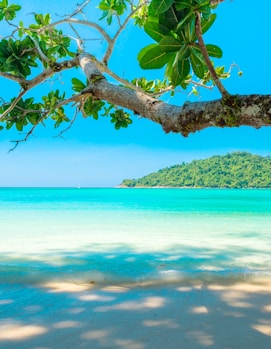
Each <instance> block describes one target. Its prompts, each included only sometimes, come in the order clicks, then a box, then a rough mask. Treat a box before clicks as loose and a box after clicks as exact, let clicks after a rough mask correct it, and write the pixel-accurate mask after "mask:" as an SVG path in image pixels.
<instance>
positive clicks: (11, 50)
mask: <svg viewBox="0 0 271 349" xmlns="http://www.w3.org/2000/svg"><path fill="white" fill-rule="evenodd" d="M37 66H38V64H37V62H36V52H35V50H34V44H33V42H32V40H31V39H30V37H29V36H27V37H25V38H24V39H23V40H13V39H11V38H9V39H8V40H6V39H3V40H1V41H0V70H1V71H3V72H9V73H13V74H15V75H18V76H21V77H27V76H28V75H30V74H31V67H37Z"/></svg>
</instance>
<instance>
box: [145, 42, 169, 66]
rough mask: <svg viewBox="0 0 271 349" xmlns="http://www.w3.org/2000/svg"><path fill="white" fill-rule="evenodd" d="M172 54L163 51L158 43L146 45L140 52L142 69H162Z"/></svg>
mask: <svg viewBox="0 0 271 349" xmlns="http://www.w3.org/2000/svg"><path fill="white" fill-rule="evenodd" d="M169 58H170V55H169V54H168V53H166V52H162V51H161V47H160V45H158V44H152V45H149V46H147V47H144V49H143V50H141V51H140V52H139V54H138V60H139V64H140V67H141V68H142V69H160V68H162V67H163V66H164V65H165V64H166V63H167V62H168V60H169Z"/></svg>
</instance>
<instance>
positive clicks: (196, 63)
mask: <svg viewBox="0 0 271 349" xmlns="http://www.w3.org/2000/svg"><path fill="white" fill-rule="evenodd" d="M190 62H191V65H192V69H193V71H194V73H195V74H196V75H197V77H198V78H200V79H202V78H203V77H204V72H205V62H204V61H203V60H202V59H200V58H199V56H198V55H197V54H196V52H195V51H194V50H191V55H190Z"/></svg>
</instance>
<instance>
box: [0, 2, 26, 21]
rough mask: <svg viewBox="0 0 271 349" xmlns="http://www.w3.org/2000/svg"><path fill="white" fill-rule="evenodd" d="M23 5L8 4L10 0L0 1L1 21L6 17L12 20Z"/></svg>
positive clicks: (7, 19)
mask: <svg viewBox="0 0 271 349" xmlns="http://www.w3.org/2000/svg"><path fill="white" fill-rule="evenodd" d="M20 9H21V6H20V5H17V4H11V5H9V4H8V0H2V1H0V21H2V20H3V19H5V20H6V21H11V20H13V19H14V18H15V17H16V15H17V14H16V12H17V11H20Z"/></svg>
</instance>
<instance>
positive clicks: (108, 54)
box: [102, 0, 148, 64]
mask: <svg viewBox="0 0 271 349" xmlns="http://www.w3.org/2000/svg"><path fill="white" fill-rule="evenodd" d="M147 2H148V1H147V0H146V1H144V2H143V3H142V4H140V5H139V6H138V7H137V8H136V9H134V10H133V9H132V10H131V12H130V14H129V15H128V16H127V17H126V18H125V20H124V22H123V24H122V25H121V26H120V28H119V29H118V31H117V32H116V34H115V35H114V37H113V39H112V40H111V41H110V42H109V41H108V47H107V50H106V52H105V55H104V57H103V59H102V61H103V62H104V63H105V64H107V62H108V61H109V59H110V57H111V55H112V52H113V49H114V45H115V42H116V41H117V39H118V37H119V36H120V34H121V33H122V31H123V30H124V29H125V28H126V26H127V24H128V22H129V20H130V19H131V18H132V17H133V15H134V14H135V13H136V12H137V11H139V10H140V8H141V7H143V6H145V5H146V3H147Z"/></svg>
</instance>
